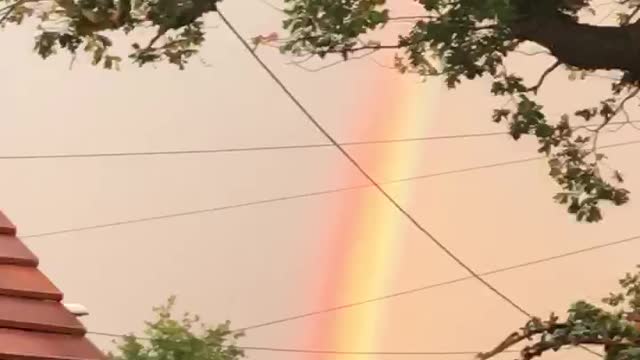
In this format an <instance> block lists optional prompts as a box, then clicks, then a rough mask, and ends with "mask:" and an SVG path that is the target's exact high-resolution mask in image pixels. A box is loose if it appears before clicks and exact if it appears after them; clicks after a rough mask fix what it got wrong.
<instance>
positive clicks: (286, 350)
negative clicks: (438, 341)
mask: <svg viewBox="0 0 640 360" xmlns="http://www.w3.org/2000/svg"><path fill="white" fill-rule="evenodd" d="M87 334H91V335H96V336H105V337H110V338H126V337H132V338H134V339H136V340H142V341H149V340H151V338H149V337H144V336H135V335H124V334H116V333H109V332H100V331H87ZM234 346H235V347H236V348H238V349H240V350H246V351H268V352H280V353H299V354H324V355H360V356H361V355H389V356H392V355H393V356H403V355H409V356H411V355H477V354H479V353H481V351H339V350H315V349H295V348H281V347H270V346H245V345H234ZM505 352H507V353H515V352H519V350H506V351H505Z"/></svg>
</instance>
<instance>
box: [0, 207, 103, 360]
mask: <svg viewBox="0 0 640 360" xmlns="http://www.w3.org/2000/svg"><path fill="white" fill-rule="evenodd" d="M61 300H62V292H61V291H60V290H59V289H58V288H56V287H55V285H53V283H52V282H51V281H50V280H49V279H48V278H47V277H46V276H45V275H44V274H43V273H42V272H40V270H38V258H37V257H36V256H35V255H34V254H33V253H32V252H31V251H30V250H29V249H28V248H27V247H26V246H25V245H24V243H23V242H22V241H21V240H20V239H18V238H17V237H16V227H15V226H14V225H13V224H12V223H11V221H10V220H9V219H8V218H7V217H6V216H5V215H4V214H3V213H2V212H0V360H98V359H100V360H102V359H105V358H106V357H105V356H104V354H102V353H101V352H100V351H99V350H98V349H97V348H96V347H95V346H94V345H93V344H92V343H91V342H90V341H89V340H88V339H87V338H86V337H85V334H86V332H87V331H86V329H85V327H84V326H83V325H82V324H81V323H80V322H79V321H78V320H77V318H76V317H75V316H74V315H73V314H71V313H70V312H69V311H68V310H67V309H66V308H65V307H64V306H63V305H62V304H61V303H60V301H61Z"/></svg>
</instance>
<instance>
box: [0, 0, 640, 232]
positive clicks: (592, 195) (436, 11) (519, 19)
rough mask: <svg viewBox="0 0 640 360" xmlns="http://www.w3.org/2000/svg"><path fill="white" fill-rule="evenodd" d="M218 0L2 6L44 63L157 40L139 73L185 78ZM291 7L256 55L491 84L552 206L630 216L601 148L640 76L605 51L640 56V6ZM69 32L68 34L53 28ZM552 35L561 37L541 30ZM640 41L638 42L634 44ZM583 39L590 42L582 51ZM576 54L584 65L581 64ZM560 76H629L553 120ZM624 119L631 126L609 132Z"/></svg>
mask: <svg viewBox="0 0 640 360" xmlns="http://www.w3.org/2000/svg"><path fill="white" fill-rule="evenodd" d="M219 1H220V0H0V2H2V3H5V4H6V6H5V8H3V9H1V10H0V22H2V23H16V24H20V23H22V22H23V20H24V19H25V18H27V17H30V18H34V19H38V20H39V28H40V34H39V35H38V36H37V37H36V45H35V50H36V51H37V53H38V54H39V55H40V56H42V57H43V58H47V57H49V56H50V55H52V54H54V53H56V52H57V51H59V50H61V49H63V50H66V51H68V52H71V53H72V54H74V55H75V54H76V52H77V50H78V49H83V50H85V51H88V52H90V53H91V54H92V61H93V63H94V64H95V65H102V66H104V67H105V68H117V67H118V64H119V63H120V62H121V57H120V56H118V55H115V54H112V47H113V46H112V45H113V40H112V37H111V35H112V34H113V33H114V32H121V33H124V34H129V33H131V32H133V31H135V30H144V29H152V30H153V32H154V36H153V37H151V39H150V40H149V42H148V43H147V44H146V45H141V44H138V43H134V44H132V51H131V53H130V54H129V57H130V58H131V59H132V61H133V62H135V63H137V64H139V65H141V66H142V65H144V64H149V63H154V62H158V61H168V62H169V63H172V64H175V65H177V66H179V67H180V68H184V66H185V64H186V63H187V62H188V60H189V59H190V58H191V57H192V56H193V55H195V54H196V53H197V51H198V49H199V47H200V45H202V43H203V42H204V37H205V33H204V29H203V19H202V17H203V15H205V14H207V13H209V12H213V11H216V10H217V7H216V6H217V4H218V2H219ZM284 2H285V6H286V8H285V9H284V10H283V11H284V13H285V16H286V19H285V20H284V23H283V27H284V28H285V29H286V30H287V31H288V32H289V36H288V37H287V38H285V39H284V40H278V39H277V36H273V35H274V34H271V35H269V36H267V37H262V36H258V37H256V38H255V39H254V44H255V45H256V46H257V45H259V44H263V43H267V42H268V43H274V42H275V43H277V45H279V46H280V48H281V50H282V52H284V53H286V54H290V55H292V56H300V57H305V58H309V57H314V56H317V57H321V58H324V57H326V56H328V55H330V54H337V55H339V56H341V57H342V58H343V59H344V60H348V59H350V58H354V57H358V56H361V55H356V54H362V53H366V54H370V53H373V52H377V51H394V52H396V54H395V59H396V60H395V67H396V68H397V69H398V70H399V71H401V72H403V73H406V72H410V73H415V74H418V75H420V76H422V77H424V78H427V77H441V78H442V79H443V81H444V82H445V83H446V84H447V85H448V87H450V88H452V89H453V88H456V87H457V86H458V85H459V84H460V83H461V82H462V81H464V80H475V79H479V78H481V77H484V78H490V79H491V81H492V86H491V88H490V89H489V90H488V91H489V92H490V94H492V95H493V96H496V97H504V98H505V100H507V102H506V104H505V105H504V106H502V107H499V108H497V109H495V111H494V114H493V120H494V121H495V122H499V123H507V126H508V128H509V132H510V134H511V136H512V137H513V139H515V140H518V139H521V138H522V137H523V136H532V137H534V138H535V139H536V140H537V142H538V144H539V148H538V151H539V152H540V153H541V154H544V155H545V156H546V157H547V158H548V161H549V168H550V170H549V174H550V176H551V177H552V178H553V179H554V180H555V181H556V183H557V184H558V185H559V186H560V188H561V191H560V192H559V193H558V194H557V195H556V196H555V197H554V199H555V200H556V201H557V202H559V203H561V204H564V205H565V206H566V208H567V210H568V212H569V213H571V214H574V215H575V217H576V219H577V220H579V221H587V222H597V221H599V220H601V219H602V211H601V204H602V203H605V204H613V205H622V204H624V203H626V202H627V201H628V200H629V191H628V190H626V189H625V188H623V187H622V186H623V185H622V183H623V177H622V176H621V174H620V172H618V171H617V170H613V169H610V167H609V165H608V164H607V163H606V161H607V158H606V156H605V154H603V153H602V152H601V151H600V150H599V148H598V137H599V134H600V133H601V132H603V131H607V129H611V125H613V124H618V125H621V126H624V125H629V124H631V125H632V123H631V121H630V120H629V116H628V114H627V111H626V109H625V105H626V104H627V102H630V101H635V100H637V99H636V96H637V95H638V89H639V88H638V86H637V85H638V83H639V82H638V81H639V79H640V66H638V68H637V71H633V69H636V68H635V67H633V68H632V69H631V70H630V68H628V66H632V65H633V64H640V55H638V57H637V58H631V60H629V61H627V62H626V63H624V62H616V61H615V60H617V59H618V58H620V57H621V56H619V55H620V53H614V52H613V50H611V54H610V55H611V56H609V57H608V58H607V56H604V57H603V54H602V52H603V50H602V49H614V45H616V46H618V47H619V48H620V47H621V48H622V50H623V51H624V54H626V53H629V54H640V27H634V26H635V25H640V22H637V21H636V17H638V13H639V11H640V2H639V1H638V0H617V1H614V4H613V5H611V6H615V7H616V9H617V10H618V14H617V19H618V21H619V26H613V27H612V26H608V27H601V26H596V25H590V26H588V25H584V24H583V23H584V19H585V17H586V16H588V15H593V14H596V13H598V12H599V11H608V9H607V8H605V10H602V9H601V8H598V7H596V6H593V4H592V3H593V2H594V1H593V0H536V1H531V0H405V2H406V3H413V4H417V5H419V8H420V13H419V14H410V15H409V16H407V14H397V16H396V14H394V13H393V12H392V9H391V8H390V7H389V4H390V2H388V1H386V0H284ZM399 21H402V22H403V23H406V22H410V24H411V25H410V29H409V30H407V31H406V33H404V34H401V35H400V36H399V38H398V39H397V41H396V42H393V43H390V44H383V43H382V42H381V41H380V40H378V39H377V37H378V35H379V34H380V31H381V30H383V29H384V28H385V26H386V25H388V24H390V23H394V22H399ZM61 22H62V23H64V24H65V25H64V26H61V27H60V26H58V27H57V28H56V26H54V25H56V24H60V23H61ZM551 25H555V26H557V27H558V30H557V31H546V32H545V31H544V30H540V29H545V28H548V27H550V26H551ZM563 30H567V31H563ZM617 30H621V31H617ZM627 30H629V31H627ZM632 31H635V33H632ZM636 33H637V35H638V36H637V39H639V40H638V41H636V42H632V40H633V39H634V36H635V35H634V34H636ZM630 34H631V35H630ZM545 36H546V37H545ZM582 39H592V40H593V41H591V42H589V43H588V44H583V43H580V41H582ZM595 40H599V41H600V42H598V41H595ZM526 42H536V43H537V44H538V45H541V46H543V47H546V48H547V50H548V51H545V52H544V53H545V54H547V55H550V56H551V57H555V61H554V62H553V64H552V65H551V66H550V67H549V68H548V69H547V70H546V71H544V72H543V73H542V74H541V76H540V78H539V80H538V81H537V83H535V84H528V81H526V80H525V79H524V78H523V77H522V76H520V75H519V74H518V73H517V72H512V71H510V70H508V69H507V66H506V65H505V64H506V62H507V59H508V58H509V56H510V55H512V54H514V53H520V52H521V46H522V45H523V44H524V43H526ZM574 44H579V45H574ZM574 50H575V51H574ZM578 53H579V54H581V55H580V56H578V58H574V57H572V54H578ZM567 54H569V55H567ZM592 55H593V56H592ZM604 55H607V54H604ZM573 56H576V55H573ZM607 61H609V62H607ZM620 64H622V65H620ZM628 64H631V65H628ZM627 65H628V66H627ZM633 66H635V65H633ZM558 68H564V69H566V70H567V71H569V78H570V79H574V80H584V79H586V78H589V77H590V76H592V75H594V72H596V71H599V70H616V71H618V73H619V74H620V75H621V76H620V77H619V78H618V79H615V80H613V81H612V90H611V94H610V96H608V97H607V98H605V99H603V100H602V101H600V102H599V103H597V104H594V105H593V106H590V107H587V108H584V109H582V108H579V109H573V110H571V111H568V112H567V113H565V114H563V115H562V116H560V117H558V118H551V117H550V116H549V115H548V114H546V112H545V108H544V106H543V104H542V103H540V101H539V98H538V92H539V91H540V90H541V88H542V86H543V84H544V82H545V79H546V78H547V76H548V75H549V74H550V73H551V72H553V71H555V70H557V69H558ZM620 117H623V118H622V119H623V121H622V122H620V121H619V122H613V121H612V120H613V119H616V118H620Z"/></svg>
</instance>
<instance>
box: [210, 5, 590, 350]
mask: <svg viewBox="0 0 640 360" xmlns="http://www.w3.org/2000/svg"><path fill="white" fill-rule="evenodd" d="M218 15H219V16H220V19H221V20H222V22H224V23H225V25H226V26H227V27H228V28H229V30H230V31H231V32H232V33H233V34H234V35H235V37H236V38H237V39H238V40H239V41H240V42H241V43H242V45H243V47H244V48H245V50H247V51H248V52H249V54H250V55H251V57H253V58H254V60H255V61H256V62H257V63H258V64H259V65H260V67H261V68H262V69H263V70H264V71H265V72H266V73H267V74H268V75H269V77H271V79H272V80H273V81H274V82H275V83H276V84H277V85H278V86H279V87H280V89H281V90H282V91H283V92H284V93H285V94H286V95H287V96H288V97H289V99H290V100H291V101H292V102H293V103H294V104H295V105H296V106H297V107H298V109H300V111H301V112H302V113H303V114H304V115H305V116H306V118H307V120H309V122H310V123H311V124H313V126H314V127H315V128H316V129H317V130H318V131H319V132H320V133H322V134H323V135H324V136H325V137H326V138H327V140H329V142H331V143H332V144H333V145H334V146H335V147H336V149H337V150H338V151H340V153H342V155H343V156H344V157H345V158H346V159H347V160H348V161H349V162H350V163H351V164H352V165H353V166H354V167H355V168H356V169H357V170H358V171H359V172H360V173H361V174H362V176H364V177H365V178H366V179H367V180H368V181H369V182H370V183H371V185H373V186H374V187H375V188H376V189H377V190H378V192H380V194H381V195H382V196H383V197H385V198H386V199H387V200H388V201H389V203H390V204H391V205H392V206H393V207H395V208H396V209H397V210H398V211H399V212H400V213H401V214H403V215H404V216H405V217H406V218H407V220H409V221H410V222H411V223H412V224H413V225H414V226H415V227H416V229H418V230H419V231H420V232H422V233H423V234H424V235H425V236H427V238H429V239H430V240H431V241H432V242H433V243H434V244H435V245H436V246H438V247H439V248H440V249H441V250H442V251H443V252H444V253H446V254H447V255H448V256H449V257H450V258H451V259H452V260H454V261H455V262H456V263H458V265H460V266H461V267H462V268H464V269H465V270H466V271H467V272H468V273H469V274H471V275H472V276H473V277H475V278H476V279H478V281H479V282H480V283H482V284H483V285H484V286H486V287H487V288H488V289H489V290H491V291H493V292H494V293H495V294H496V295H498V297H500V298H502V299H503V300H504V301H505V302H506V303H508V304H509V305H511V306H512V307H513V308H515V309H516V310H518V311H519V312H520V313H521V314H523V315H525V316H527V317H529V318H530V317H531V314H530V313H529V312H528V311H526V310H525V309H524V308H522V307H521V306H520V305H518V304H517V303H515V302H514V301H513V300H512V299H511V298H509V297H508V296H507V295H505V294H504V293H502V292H501V291H500V290H498V289H497V288H495V287H494V286H493V285H491V284H490V283H489V282H488V281H487V280H485V279H484V278H482V277H481V276H480V275H478V274H477V273H476V272H475V271H474V270H473V269H472V268H471V267H470V266H469V265H467V264H466V263H465V262H464V261H462V259H460V258H459V257H458V256H456V255H455V254H454V253H453V252H452V251H451V250H450V249H449V248H448V247H447V246H445V245H444V244H443V243H442V242H440V241H439V240H438V239H437V238H436V237H435V236H434V235H433V234H431V232H429V230H427V229H426V228H425V227H424V226H423V225H422V224H421V223H420V222H419V221H418V220H417V219H416V218H415V217H413V215H411V214H410V213H409V212H408V211H407V210H406V209H405V208H404V207H403V206H402V205H400V204H399V203H398V202H397V201H396V200H395V198H393V197H392V196H391V195H390V194H389V193H388V192H387V191H386V190H385V189H384V188H383V187H382V186H381V185H380V184H379V183H378V182H376V180H375V179H374V178H373V177H371V175H369V173H368V172H367V171H366V170H365V169H364V168H363V167H362V166H361V165H360V164H359V163H358V161H357V160H356V159H355V158H354V157H353V156H351V154H349V152H348V151H347V150H345V148H344V147H342V145H340V144H339V143H338V141H337V140H336V139H335V138H334V137H333V136H332V135H331V134H329V132H328V131H327V130H326V129H325V128H324V127H323V126H322V124H320V123H319V122H318V120H316V118H315V117H314V116H313V115H312V114H311V113H310V112H309V111H308V110H307V109H306V107H305V106H304V105H302V103H301V102H300V101H299V100H298V99H297V98H296V97H295V95H293V93H292V92H291V91H290V90H289V89H288V88H287V86H286V85H285V84H284V83H283V82H282V81H281V80H280V79H279V78H278V76H277V75H276V74H275V73H274V72H273V71H272V70H271V69H270V68H269V67H268V66H267V64H266V63H265V62H264V61H262V59H260V57H259V56H258V55H257V54H256V53H255V52H254V51H253V50H252V49H251V45H249V43H248V42H247V41H246V40H245V39H244V38H243V37H242V35H240V33H239V32H238V30H237V29H236V28H235V27H234V26H233V24H231V22H229V20H228V19H227V18H226V17H225V16H224V14H223V13H222V12H221V11H220V9H218ZM581 348H583V349H584V350H586V351H588V352H590V353H592V354H594V355H597V356H599V355H600V354H598V353H597V352H595V351H592V350H591V349H589V348H587V347H584V346H581Z"/></svg>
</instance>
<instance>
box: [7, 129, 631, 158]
mask: <svg viewBox="0 0 640 360" xmlns="http://www.w3.org/2000/svg"><path fill="white" fill-rule="evenodd" d="M638 122H640V120H639V121H638ZM611 125H612V124H611ZM506 134H508V133H507V132H486V133H470V134H457V135H438V136H421V137H412V138H398V139H383V140H368V141H347V142H342V143H340V145H342V146H361V145H384V144H395V143H409V142H421V141H435V140H453V139H466V138H479V137H490V136H496V135H506ZM330 147H334V145H333V144H330V143H318V144H298V145H295V144H294V145H276V146H251V147H231V148H218V149H194V150H167V151H126V152H106V153H78V154H48V155H46V154H33V155H3V156H0V160H36V159H74V158H78V159H81V158H102V157H132V156H159V155H198V154H220V153H238V152H254V151H276V150H295V149H318V148H330Z"/></svg>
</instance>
